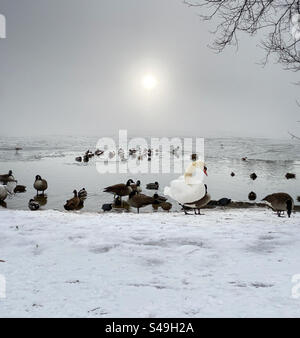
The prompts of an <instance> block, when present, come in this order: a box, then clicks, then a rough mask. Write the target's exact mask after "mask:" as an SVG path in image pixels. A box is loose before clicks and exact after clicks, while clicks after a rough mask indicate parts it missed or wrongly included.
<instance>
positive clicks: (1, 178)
mask: <svg viewBox="0 0 300 338" xmlns="http://www.w3.org/2000/svg"><path fill="white" fill-rule="evenodd" d="M14 179H15V178H14V176H13V172H12V170H10V171H9V172H8V174H4V175H0V182H2V183H3V184H6V183H7V182H8V181H10V180H14Z"/></svg>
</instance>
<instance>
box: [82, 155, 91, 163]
mask: <svg viewBox="0 0 300 338" xmlns="http://www.w3.org/2000/svg"><path fill="white" fill-rule="evenodd" d="M89 160H90V158H89V155H87V154H85V155H84V156H83V162H84V163H88V161H89Z"/></svg>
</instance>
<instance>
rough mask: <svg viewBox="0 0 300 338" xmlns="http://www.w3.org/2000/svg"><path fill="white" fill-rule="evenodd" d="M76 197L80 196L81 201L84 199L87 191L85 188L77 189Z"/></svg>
mask: <svg viewBox="0 0 300 338" xmlns="http://www.w3.org/2000/svg"><path fill="white" fill-rule="evenodd" d="M78 197H79V198H80V200H81V201H85V200H86V198H87V191H86V190H85V188H82V189H81V190H79V191H78Z"/></svg>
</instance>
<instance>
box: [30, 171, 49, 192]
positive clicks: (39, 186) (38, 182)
mask: <svg viewBox="0 0 300 338" xmlns="http://www.w3.org/2000/svg"><path fill="white" fill-rule="evenodd" d="M33 187H34V189H35V190H36V192H37V194H38V193H39V191H41V192H42V193H43V194H44V192H45V190H47V189H48V183H47V181H46V180H44V179H42V178H41V176H39V175H37V176H36V177H35V182H34V184H33Z"/></svg>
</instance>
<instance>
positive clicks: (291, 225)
mask: <svg viewBox="0 0 300 338" xmlns="http://www.w3.org/2000/svg"><path fill="white" fill-rule="evenodd" d="M299 223H300V222H299V214H294V215H292V218H290V219H288V218H278V217H276V216H275V215H274V214H273V213H272V212H271V211H270V210H261V209H243V210H226V211H224V210H206V211H205V215H203V216H194V215H193V216H184V215H182V214H180V213H169V214H168V213H153V214H143V213H141V214H139V215H137V214H131V213H130V214H128V213H126V214H76V213H63V212H57V211H41V212H29V211H12V210H7V211H0V234H1V236H0V260H4V261H5V262H0V274H1V275H4V276H5V278H6V298H4V299H0V317H16V316H22V317H60V316H62V317H159V316H161V317H210V316H222V317H223V316H226V317H227V316H237V317H250V316H259V317H270V316H279V317H285V316H297V317H300V298H299V299H295V298H293V297H292V287H293V286H294V284H293V283H292V281H291V278H292V276H293V275H295V274H298V273H300V260H299V252H300V251H299V250H300V249H299V248H300V224H299Z"/></svg>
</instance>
